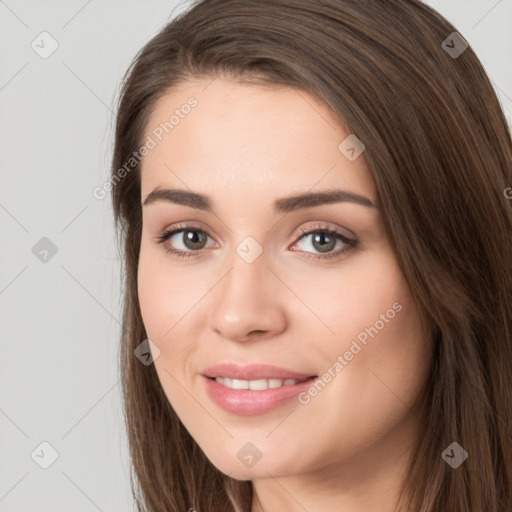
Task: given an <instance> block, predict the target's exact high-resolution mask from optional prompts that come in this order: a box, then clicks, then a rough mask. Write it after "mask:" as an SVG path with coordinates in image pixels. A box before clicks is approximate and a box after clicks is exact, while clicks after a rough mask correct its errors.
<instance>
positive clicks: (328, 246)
mask: <svg viewBox="0 0 512 512" xmlns="http://www.w3.org/2000/svg"><path fill="white" fill-rule="evenodd" d="M325 239H330V243H329V242H328V243H326V244H323V242H325ZM316 242H319V243H320V244H321V245H320V246H319V247H318V248H317V249H318V250H319V251H320V252H329V251H330V250H332V249H333V248H334V244H335V243H336V240H335V239H334V237H332V236H331V235H325V234H322V233H316V234H315V235H314V236H313V245H315V243H316ZM333 242H334V244H333Z"/></svg>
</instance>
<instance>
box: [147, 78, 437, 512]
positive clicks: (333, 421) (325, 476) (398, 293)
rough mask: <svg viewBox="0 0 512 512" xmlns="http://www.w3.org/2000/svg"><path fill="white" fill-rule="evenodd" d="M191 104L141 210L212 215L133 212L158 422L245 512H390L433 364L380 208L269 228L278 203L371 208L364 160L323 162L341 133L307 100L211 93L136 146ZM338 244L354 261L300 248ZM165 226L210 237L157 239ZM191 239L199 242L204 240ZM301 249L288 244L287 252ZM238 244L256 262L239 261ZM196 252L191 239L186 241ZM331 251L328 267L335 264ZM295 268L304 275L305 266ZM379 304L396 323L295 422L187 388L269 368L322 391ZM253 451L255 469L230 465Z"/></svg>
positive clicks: (164, 101)
mask: <svg viewBox="0 0 512 512" xmlns="http://www.w3.org/2000/svg"><path fill="white" fill-rule="evenodd" d="M191 96H193V97H194V98H196V99H197V101H198V105H197V106H196V107H195V108H194V109H192V111H191V112H190V114H188V115H187V116H184V118H183V119H180V122H179V124H178V125H177V126H175V128H174V129H173V130H172V131H171V132H170V133H169V134H167V135H166V136H165V137H163V139H162V141H161V142H159V143H158V144H157V146H156V147H155V148H154V149H152V150H151V151H150V152H149V153H148V154H147V155H146V156H145V157H144V160H143V164H142V174H141V202H143V201H144V200H145V198H146V196H147V195H148V194H149V193H150V192H151V191H152V190H154V189H155V188H156V187H162V188H171V187H172V188H180V189H186V190H192V191H194V192H199V193H202V194H206V195H209V196H210V197H211V200H212V203H213V205H214V213H208V212H203V211H200V210H198V209H195V208H192V207H190V206H185V205H179V204H174V203H171V202H164V201H159V202H155V203H152V204H149V205H146V206H144V207H143V230H142V240H141V251H140V262H139V273H138V291H139V298H140V306H141V313H142V317H143V321H144V325H145V327H146V331H147V334H148V337H149V339H150V340H151V341H152V342H153V343H154V344H155V346H157V347H158V349H159V351H160V353H159V355H158V356H157V357H156V359H155V362H154V364H155V367H156V371H157V373H158V376H159V379H160V382H161V384H162V387H163V389H164V391H165V393H166V396H167V397H168V399H169V401H170V403H171V405H172V406H173V408H174V409H175V411H176V413H177V414H178V416H179V417H180V419H181V421H182V422H183V424H184V425H185V427H186V428H187V429H188V431H189V432H190V434H191V435H192V436H193V438H194V439H195V440H196V442H197V443H198V444H199V446H200V447H201V449H202V450H203V451H204V453H205V454H206V456H207V457H208V458H209V460H210V461H211V462H212V463H213V464H214V465H215V466H216V467H217V468H218V469H219V470H220V471H222V472H224V473H225V474H229V475H230V476H231V477H233V478H236V479H239V480H252V482H253V484H254V491H255V492H254V499H253V506H252V512H260V511H271V510H282V511H290V512H295V511H301V512H303V511H304V510H308V511H311V512H313V511H319V510H322V511H323V512H329V511H336V512H339V511H343V512H356V511H361V510H365V511H366V512H372V511H379V512H387V511H391V510H393V506H394V505H395V502H396V499H397V497H398V491H399V486H400V484H401V480H402V478H403V477H404V476H405V468H406V464H407V462H408V460H409V456H410V451H411V449H412V448H413V446H414V444H415V443H416V442H417V431H418V430H417V429H418V414H417V408H418V407H419V405H420V404H419V400H418V397H419V395H420V392H421V390H422V388H423V387H424V386H425V383H426V380H427V375H428V372H429V369H430V364H431V359H430V353H429V350H428V346H427V343H426V340H425V338H424V335H423V331H422V329H421V323H420V317H419V314H418V310H417V307H416V304H415V302H414V300H413V297H412V296H411V293H410V290H409V287H408V285H407V282H406V281H405V279H404V276H403V274H402V272H401V270H400V268H399V267H398V264H397V260H396V257H395V255H394V253H393V251H392V249H391V247H390V244H389V240H388V238H387V236H386V232H385V229H384V224H383V218H382V214H381V213H380V211H379V209H378V208H372V207H367V206H363V205H359V204H355V203H351V202H342V203H332V204H325V205H321V206H316V207H314V208H309V209H306V210H302V211H296V212H290V213H287V214H275V213H274V212H273V211H272V203H273V201H274V200H275V199H277V198H281V197H284V196H288V195H292V194H297V193H301V192H317V191H320V190H325V189H331V188H337V189H338V188H339V189H343V190H347V191H350V192H352V193H356V194H361V195H363V196H366V197H368V198H369V199H371V200H372V201H374V202H376V203H377V201H378V197H377V192H376V188H375V185H374V182H373V179H372V177H371V174H370V172H369V170H368V168H367V165H366V162H365V158H364V153H363V154H362V155H361V156H360V157H359V158H357V159H356V160H354V161H350V160H349V159H347V158H346V157H345V155H344V154H342V153H341V152H340V150H339V149H338V146H339V144H340V143H341V142H342V141H343V140H344V139H345V138H346V137H347V136H348V135H349V134H350V132H349V131H348V130H347V129H346V128H345V127H343V126H340V124H339V123H338V122H337V121H336V120H335V119H334V118H333V117H332V116H331V114H330V112H329V111H328V109H327V107H326V106H325V105H323V104H322V103H320V102H318V101H317V100H315V99H314V98H313V97H312V96H310V95H308V94H306V93H305V92H298V91H296V90H294V89H291V88H287V87H277V86H276V87H263V86H259V85H248V84H240V83H238V82H236V81H230V80H228V79H221V78H217V79H215V80H214V81H212V80H211V79H198V80H196V81H189V82H186V83H182V84H180V85H179V86H177V87H174V88H173V89H172V90H171V91H170V92H168V93H167V94H166V95H165V96H164V97H162V98H161V99H160V100H159V102H158V103H157V104H156V106H155V109H154V111H153V113H152V116H151V119H150V121H149V123H148V126H147V133H146V136H147V135H151V133H152V130H153V129H154V128H155V127H157V126H158V125H159V124H160V123H161V122H164V121H166V120H168V119H169V115H170V114H169V113H172V111H174V110H175V109H176V108H180V107H181V106H182V105H184V104H186V102H187V100H188V99H189V98H190V97H191ZM317 223H321V225H322V228H323V227H327V228H329V229H335V230H337V231H339V232H340V233H342V234H345V235H346V236H349V237H352V238H356V239H357V241H358V245H357V247H356V248H355V249H354V250H352V251H349V252H345V253H342V254H339V256H338V257H335V258H331V259H326V260H322V259H312V258H314V257H315V256H321V255H322V254H324V253H322V252H321V245H320V244H318V243H317V244H315V243H314V241H313V235H306V236H303V235H302V234H300V232H299V229H300V228H301V227H305V228H307V229H308V230H309V229H310V228H311V229H313V228H314V227H315V225H316V224H317ZM177 224H180V226H178V227H179V228H181V229H183V227H182V226H181V224H187V226H188V225H192V226H193V227H192V228H189V229H192V230H196V231H194V233H195V234H196V237H197V236H198V234H197V230H198V229H199V230H204V231H206V233H207V234H208V236H207V237H206V238H204V239H203V240H204V241H203V245H202V246H200V245H199V246H198V245H196V246H194V245H190V243H189V244H188V245H186V239H185V241H184V238H183V235H184V233H183V232H181V233H178V234H175V235H174V236H173V237H172V238H171V239H169V240H167V242H166V244H167V246H170V245H172V246H173V247H174V248H175V249H177V250H182V251H189V252H190V251H194V250H196V251H197V249H194V247H199V248H200V247H203V249H202V251H201V252H202V254H200V255H199V256H198V257H191V258H179V257H176V256H174V255H172V254H169V253H168V252H166V250H165V247H166V244H158V243H156V241H155V240H156V238H157V237H158V236H159V235H161V234H162V232H164V231H165V230H166V229H169V228H174V226H176V225H177ZM203 236H206V235H203ZM301 236H303V238H302V239H300V237H301ZM246 237H253V238H254V239H255V240H256V241H257V242H258V243H259V244H260V246H261V247H262V248H263V253H262V254H261V255H260V256H259V257H258V258H257V259H256V260H255V261H254V262H252V263H250V264H249V263H247V262H246V261H245V260H244V259H242V258H241V257H240V256H239V255H238V254H237V252H236V248H237V246H238V244H239V243H240V242H241V241H242V240H244V239H245V238H246ZM196 243H197V239H196ZM347 247H348V246H347V245H345V244H344V243H343V242H342V241H338V242H337V243H336V245H335V246H334V245H333V246H332V248H331V249H330V253H335V252H337V251H340V250H342V249H345V248H347ZM308 256H309V257H308ZM394 303H399V304H400V305H401V306H402V308H401V310H400V312H397V313H396V315H395V316H394V318H393V319H391V320H389V321H388V322H384V323H385V326H384V327H383V328H382V329H380V330H379V331H378V334H377V335H375V336H374V337H373V338H370V337H369V338H368V341H367V345H366V346H364V345H361V344H360V343H359V345H361V347H362V349H361V350H360V351H359V352H358V353H357V354H356V355H354V356H353V358H352V360H350V361H346V360H345V361H346V362H347V365H346V366H344V367H343V369H342V370H341V371H339V372H338V373H336V374H335V377H334V378H332V379H331V381H330V382H329V383H328V384H327V385H326V386H325V387H324V388H323V389H322V390H321V392H319V393H318V394H317V395H316V396H314V397H312V398H311V400H310V401H309V402H308V403H307V404H301V403H299V401H298V400H296V399H292V400H290V401H288V402H286V403H285V404H283V405H281V406H279V407H278V408H275V409H273V410H271V411H270V412H267V413H264V414H261V415H257V416H250V417H243V416H239V415H236V414H231V413H229V412H226V411H224V410H223V409H221V408H219V407H218V406H217V405H216V404H215V403H213V402H212V401H211V400H210V398H209V397H208V395H207V394H206V391H205V387H204V383H203V378H202V377H201V375H200V374H201V373H202V371H203V370H204V369H205V368H207V367H208V366H211V365H213V364H216V363H219V362H226V361H233V362H239V363H267V364H274V365H277V366H282V367H286V368H289V369H293V370H297V371H301V372H304V373H307V374H310V375H319V376H321V375H323V374H324V372H326V371H327V369H328V368H329V367H331V368H332V367H333V363H334V362H335V361H336V360H337V357H338V356H339V355H341V356H343V354H345V352H346V351H347V350H349V349H350V346H351V343H352V342H353V341H354V340H356V339H357V336H358V334H359V333H361V332H362V331H364V329H365V328H367V327H370V326H373V325H375V323H376V321H377V320H379V319H380V318H382V316H381V315H382V314H385V313H386V311H387V310H389V309H390V308H392V305H393V304H394ZM247 442H251V443H253V444H254V445H255V446H256V447H257V448H258V450H259V451H260V452H261V454H262V457H261V459H260V460H259V461H258V462H257V463H256V464H255V465H254V466H252V468H248V467H246V466H245V465H244V464H242V463H241V462H240V460H239V459H238V458H237V453H238V452H239V450H240V449H241V448H242V447H243V446H244V445H245V444H246V443H247Z"/></svg>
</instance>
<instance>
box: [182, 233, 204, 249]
mask: <svg viewBox="0 0 512 512" xmlns="http://www.w3.org/2000/svg"><path fill="white" fill-rule="evenodd" d="M184 236H185V245H187V246H188V244H187V242H188V243H189V244H192V247H189V249H201V247H195V245H197V244H198V245H201V241H202V240H199V241H198V239H201V238H203V235H202V233H200V232H199V231H185V233H184Z"/></svg>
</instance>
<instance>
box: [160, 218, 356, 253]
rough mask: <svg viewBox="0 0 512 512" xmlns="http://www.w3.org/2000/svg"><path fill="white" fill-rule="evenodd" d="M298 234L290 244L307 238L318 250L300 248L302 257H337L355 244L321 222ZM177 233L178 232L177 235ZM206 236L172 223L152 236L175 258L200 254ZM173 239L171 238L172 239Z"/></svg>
mask: <svg viewBox="0 0 512 512" xmlns="http://www.w3.org/2000/svg"><path fill="white" fill-rule="evenodd" d="M299 234H300V235H301V236H300V238H299V239H298V240H297V241H296V242H295V243H294V244H293V245H292V247H295V246H298V245H299V243H300V242H301V241H302V240H306V239H307V238H309V237H311V238H310V243H309V244H305V245H306V246H307V245H310V247H312V248H313V250H315V251H318V252H319V253H320V254H314V253H311V252H308V251H307V250H306V249H303V250H301V251H300V252H303V253H304V254H308V256H304V257H305V258H310V259H319V260H321V259H328V258H335V257H341V256H342V255H344V254H346V253H347V252H349V251H351V250H353V249H355V248H356V247H357V245H358V242H357V240H354V239H352V238H350V237H348V236H346V235H344V234H343V233H341V232H340V231H337V230H335V229H330V228H328V227H325V226H322V225H315V226H309V227H308V228H302V229H301V230H300V233H299ZM178 235H179V236H178ZM208 238H210V236H209V235H208V233H207V232H206V231H204V230H203V229H200V228H197V227H195V226H190V225H188V226H176V227H175V229H171V230H167V231H164V232H163V233H162V234H161V235H159V236H158V237H157V238H156V242H157V243H159V244H164V247H165V250H166V251H167V252H168V253H170V254H173V255H175V256H177V257H179V258H191V257H197V256H200V255H201V254H202V251H203V250H204V249H205V242H206V241H207V239H208ZM173 239H174V240H173ZM176 244H178V245H179V244H182V247H178V248H176ZM336 245H338V246H339V245H341V247H342V248H341V249H338V250H337V251H335V252H332V251H333V249H334V248H335V247H336Z"/></svg>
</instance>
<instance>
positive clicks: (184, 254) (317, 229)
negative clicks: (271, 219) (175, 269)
mask: <svg viewBox="0 0 512 512" xmlns="http://www.w3.org/2000/svg"><path fill="white" fill-rule="evenodd" d="M182 231H196V232H200V233H203V234H205V235H206V236H208V237H210V235H209V234H208V232H206V231H205V230H204V229H199V228H198V227H196V226H190V225H189V226H187V225H180V226H176V227H175V229H171V230H166V231H164V232H163V233H162V234H161V235H159V236H157V237H156V239H155V241H156V243H157V244H164V243H165V242H166V241H167V240H168V239H169V238H170V237H171V236H173V235H175V234H176V233H180V232H182ZM319 233H321V234H328V235H330V236H334V237H335V238H336V239H337V240H341V241H342V242H343V243H345V244H346V245H347V246H348V247H346V248H345V249H341V250H338V251H336V252H332V253H326V254H323V255H315V256H305V258H308V259H316V260H326V259H331V258H336V257H341V256H342V255H345V254H346V253H348V252H350V251H352V250H354V249H355V248H356V247H357V246H358V242H357V240H353V239H351V238H348V237H347V236H345V235H344V234H342V233H340V232H339V231H336V230H334V229H330V228H326V227H323V226H321V225H315V226H310V227H308V228H302V229H301V230H300V232H299V237H298V238H297V240H296V241H295V242H294V244H293V245H295V244H296V243H297V242H299V241H300V240H302V239H303V238H305V237H306V236H308V235H316V234H319ZM210 238H211V237H210ZM204 250H205V249H200V250H197V251H194V250H189V251H179V250H176V249H173V248H172V247H170V246H166V247H165V251H166V252H168V253H170V254H172V255H174V256H177V257H178V258H194V257H198V256H200V255H201V253H202V252H203V251H204ZM302 252H305V254H311V253H309V252H306V251H302Z"/></svg>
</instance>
